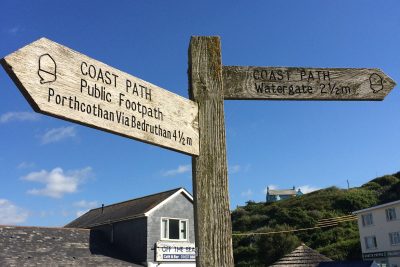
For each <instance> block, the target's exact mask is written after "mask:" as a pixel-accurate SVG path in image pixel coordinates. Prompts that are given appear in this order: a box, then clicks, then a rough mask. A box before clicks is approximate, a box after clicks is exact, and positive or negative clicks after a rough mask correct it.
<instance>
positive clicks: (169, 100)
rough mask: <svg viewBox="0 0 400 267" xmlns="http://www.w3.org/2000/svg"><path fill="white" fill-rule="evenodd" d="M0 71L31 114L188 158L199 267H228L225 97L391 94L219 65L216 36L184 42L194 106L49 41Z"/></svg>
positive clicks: (375, 81) (358, 84) (366, 75)
mask: <svg viewBox="0 0 400 267" xmlns="http://www.w3.org/2000/svg"><path fill="white" fill-rule="evenodd" d="M1 63H2V65H3V67H4V68H5V69H6V71H7V72H8V74H9V75H10V76H11V78H12V79H13V80H14V82H15V83H16V84H17V86H18V87H19V89H20V90H21V92H22V93H23V95H24V96H25V98H26V99H27V100H28V101H29V103H30V104H31V106H32V107H33V108H34V110H35V111H37V112H41V113H45V114H48V115H51V116H54V117H58V118H61V119H65V120H69V121H74V122H77V123H80V124H84V125H88V126H90V127H94V128H98V129H101V130H105V131H108V132H112V133H115V134H118V135H122V136H126V137H130V138H134V139H137V140H140V141H143V142H146V143H151V144H154V145H158V146H161V147H165V148H169V149H172V150H176V151H179V152H182V153H186V154H189V155H192V163H193V164H192V170H193V195H194V210H195V214H194V217H195V234H196V247H197V252H198V254H197V255H198V256H197V257H196V264H197V266H198V267H230V266H233V265H234V263H233V252H232V226H231V219H230V207H229V194H228V173H227V160H226V141H225V122H224V99H265V100H383V98H384V97H385V96H386V95H387V94H388V93H389V92H390V90H392V89H393V87H394V86H395V83H394V81H393V80H392V79H390V78H389V77H388V76H387V75H385V74H384V73H383V72H382V71H380V70H379V69H338V68H332V69H326V68H293V67H292V68H284V67H237V66H234V67H232V66H222V59H221V45H220V39H219V37H192V39H191V41H190V47H189V95H190V98H191V99H192V100H193V101H191V100H188V99H185V98H183V97H180V96H178V95H176V94H173V93H171V92H169V91H167V90H165V89H162V88H160V87H158V86H155V85H153V84H151V83H149V82H146V81H143V80H141V79H139V78H136V77H134V76H132V75H129V74H127V73H124V72H122V71H120V70H117V69H115V68H112V67H110V66H107V65H106V64H104V63H101V62H99V61H97V60H94V59H91V58H89V57H87V56H85V55H82V54H80V53H78V52H76V51H73V50H71V49H69V48H67V47H65V46H62V45H60V44H57V43H55V42H52V41H50V40H48V39H45V38H42V39H40V40H38V41H36V42H34V43H31V44H30V45H28V46H26V47H24V48H22V49H20V50H18V51H16V52H14V53H12V54H11V55H9V56H7V57H5V58H4V59H2V61H1ZM199 133H200V135H199Z"/></svg>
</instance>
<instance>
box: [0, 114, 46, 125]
mask: <svg viewBox="0 0 400 267" xmlns="http://www.w3.org/2000/svg"><path fill="white" fill-rule="evenodd" d="M39 118H40V117H39V115H38V114H36V113H33V112H7V113H4V114H2V115H1V116H0V123H6V122H11V121H37V120H39Z"/></svg>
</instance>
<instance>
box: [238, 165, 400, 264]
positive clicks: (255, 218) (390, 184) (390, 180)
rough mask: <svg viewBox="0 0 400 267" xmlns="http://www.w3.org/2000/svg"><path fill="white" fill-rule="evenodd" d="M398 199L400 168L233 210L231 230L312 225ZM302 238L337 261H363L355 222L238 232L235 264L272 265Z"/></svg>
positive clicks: (307, 243) (399, 197) (399, 196)
mask: <svg viewBox="0 0 400 267" xmlns="http://www.w3.org/2000/svg"><path fill="white" fill-rule="evenodd" d="M398 199H400V172H398V173H396V174H393V175H386V176H383V177H379V178H376V179H374V180H372V181H370V182H368V183H366V184H364V185H362V186H361V187H358V188H351V189H349V190H346V189H339V188H336V187H330V188H326V189H322V190H318V191H315V192H312V193H309V194H306V195H303V196H300V197H295V198H291V199H288V200H283V201H279V202H274V203H255V202H251V201H249V202H247V205H246V206H243V207H238V208H237V209H236V210H234V211H233V212H232V225H233V233H246V232H258V233H264V232H273V231H283V230H290V229H300V228H309V227H310V228H311V227H314V226H315V225H316V223H317V222H318V220H321V219H326V218H332V217H337V216H343V215H348V214H350V213H351V212H352V211H356V210H360V209H364V208H368V207H371V206H375V205H379V204H383V203H387V202H391V201H394V200H398ZM301 242H303V243H305V244H306V245H308V246H309V247H311V248H313V249H316V250H318V251H319V252H320V253H322V254H324V255H326V256H327V257H329V258H332V259H334V260H352V259H361V247H360V242H359V235H358V227H357V223H356V221H352V222H344V223H341V224H339V226H336V227H330V228H321V229H313V230H308V231H300V232H295V233H279V234H270V235H251V236H234V237H233V243H234V244H233V245H234V256H235V266H268V265H269V264H271V263H273V262H275V261H276V260H278V259H279V258H281V257H282V256H283V255H285V254H287V253H288V252H290V251H292V250H293V249H294V248H295V247H297V246H298V245H299V244H300V243H301Z"/></svg>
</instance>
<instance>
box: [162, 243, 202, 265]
mask: <svg viewBox="0 0 400 267" xmlns="http://www.w3.org/2000/svg"><path fill="white" fill-rule="evenodd" d="M156 261H158V262H163V261H196V248H195V245H194V243H181V242H179V243H178V242H174V243H173V242H157V250H156Z"/></svg>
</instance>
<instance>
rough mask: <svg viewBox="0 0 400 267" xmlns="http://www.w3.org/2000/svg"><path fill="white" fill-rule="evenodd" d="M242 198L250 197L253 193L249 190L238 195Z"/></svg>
mask: <svg viewBox="0 0 400 267" xmlns="http://www.w3.org/2000/svg"><path fill="white" fill-rule="evenodd" d="M240 195H241V196H242V197H251V196H252V195H253V191H251V189H247V191H244V192H242V193H241V194H240Z"/></svg>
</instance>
